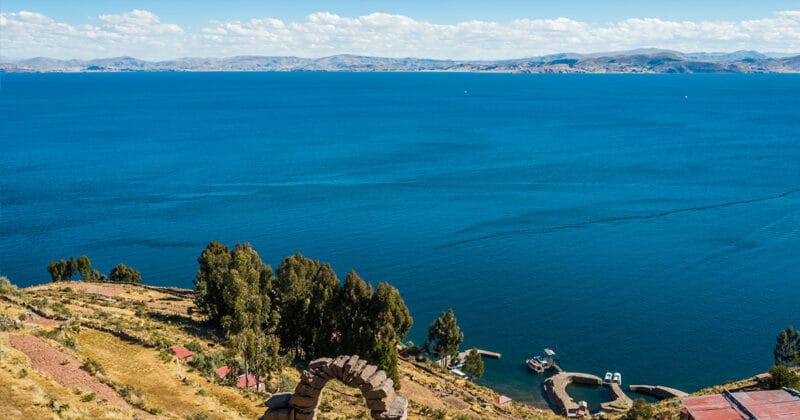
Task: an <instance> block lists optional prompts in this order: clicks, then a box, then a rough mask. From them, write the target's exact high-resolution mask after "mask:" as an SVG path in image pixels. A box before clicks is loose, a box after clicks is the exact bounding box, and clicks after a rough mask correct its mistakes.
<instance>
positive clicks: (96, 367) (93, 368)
mask: <svg viewBox="0 0 800 420" xmlns="http://www.w3.org/2000/svg"><path fill="white" fill-rule="evenodd" d="M81 369H83V370H85V371H86V372H88V373H89V374H90V375H96V374H97V373H105V372H104V371H103V367H102V366H100V363H97V361H96V360H94V359H89V358H87V359H86V361H85V362H83V365H81Z"/></svg>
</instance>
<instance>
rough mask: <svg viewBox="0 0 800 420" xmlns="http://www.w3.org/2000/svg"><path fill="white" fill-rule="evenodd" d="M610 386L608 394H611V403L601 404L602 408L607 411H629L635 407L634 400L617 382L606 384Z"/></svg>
mask: <svg viewBox="0 0 800 420" xmlns="http://www.w3.org/2000/svg"><path fill="white" fill-rule="evenodd" d="M606 385H607V386H608V393H609V394H611V401H609V402H607V403H602V404H600V407H601V408H602V409H603V410H605V411H622V412H624V411H628V410H630V409H631V407H633V400H632V399H630V397H628V396H627V395H625V392H624V391H623V390H622V387H621V386H619V384H618V383H616V382H611V383H610V384H606Z"/></svg>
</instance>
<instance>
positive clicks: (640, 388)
mask: <svg viewBox="0 0 800 420" xmlns="http://www.w3.org/2000/svg"><path fill="white" fill-rule="evenodd" d="M628 390H629V391H631V392H637V393H639V394H647V395H651V396H653V397H656V398H658V399H660V400H666V399H668V398H683V397H685V396H687V395H689V394H687V393H685V392H683V391H681V390H679V389H675V388H670V387H666V386H661V385H631V386H629V387H628Z"/></svg>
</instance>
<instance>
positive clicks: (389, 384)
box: [262, 355, 408, 420]
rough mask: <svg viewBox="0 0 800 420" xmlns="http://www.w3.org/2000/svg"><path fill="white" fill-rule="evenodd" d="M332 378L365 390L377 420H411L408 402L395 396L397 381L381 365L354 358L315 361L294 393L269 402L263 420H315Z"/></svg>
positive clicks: (340, 357)
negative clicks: (323, 393)
mask: <svg viewBox="0 0 800 420" xmlns="http://www.w3.org/2000/svg"><path fill="white" fill-rule="evenodd" d="M331 379H338V380H339V381H341V382H342V383H344V384H345V385H347V386H350V387H353V388H358V389H359V390H361V394H362V395H363V396H364V399H365V400H366V401H367V408H368V409H369V410H370V415H371V416H372V418H373V419H375V420H406V419H407V418H408V400H407V399H406V398H404V397H401V396H399V395H396V394H395V393H394V381H392V380H391V379H390V378H387V377H386V372H384V371H383V370H380V369H378V367H377V366H375V365H370V364H369V363H368V362H367V361H366V360H362V359H360V358H359V357H358V356H356V355H353V356H339V357H336V358H335V359H331V358H329V357H323V358H320V359H316V360H313V361H312V362H311V363H309V364H308V369H306V370H304V371H303V373H302V374H301V375H300V383H299V384H297V387H296V388H295V389H294V392H293V393H292V392H285V393H281V394H275V395H273V396H272V397H270V398H269V399H268V400H267V411H266V413H264V416H263V417H262V420H293V419H294V420H315V419H316V418H317V406H318V405H319V400H320V398H319V397H320V393H321V392H322V388H324V387H325V384H327V383H328V381H329V380H331Z"/></svg>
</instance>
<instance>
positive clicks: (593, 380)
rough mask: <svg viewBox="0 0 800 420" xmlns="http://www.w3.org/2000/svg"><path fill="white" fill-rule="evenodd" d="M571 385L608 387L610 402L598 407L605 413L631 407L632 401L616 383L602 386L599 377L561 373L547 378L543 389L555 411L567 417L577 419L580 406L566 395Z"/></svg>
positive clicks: (576, 373)
mask: <svg viewBox="0 0 800 420" xmlns="http://www.w3.org/2000/svg"><path fill="white" fill-rule="evenodd" d="M572 383H575V384H582V385H591V386H601V385H606V386H608V393H609V394H610V395H611V399H612V400H611V401H609V402H607V403H603V404H601V405H600V406H601V408H602V409H603V410H605V411H618V412H624V411H628V410H630V408H631V407H633V400H632V399H630V397H628V396H627V395H625V392H624V391H623V390H622V387H620V385H619V384H618V383H616V382H612V383H605V384H604V383H603V379H601V378H600V377H599V376H595V375H590V374H588V373H579V372H561V373H559V374H557V375H555V376H552V377H550V378H548V379H547V380H546V381H545V382H544V389H545V391H546V392H547V397H548V398H549V399H550V402H551V403H552V404H553V405H554V406H556V411H557V412H559V413H560V414H563V415H565V416H567V417H577V416H578V410H579V409H580V405H579V404H578V403H577V402H576V401H575V400H574V399H572V397H570V395H569V394H568V393H567V386H568V385H569V384H572Z"/></svg>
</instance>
